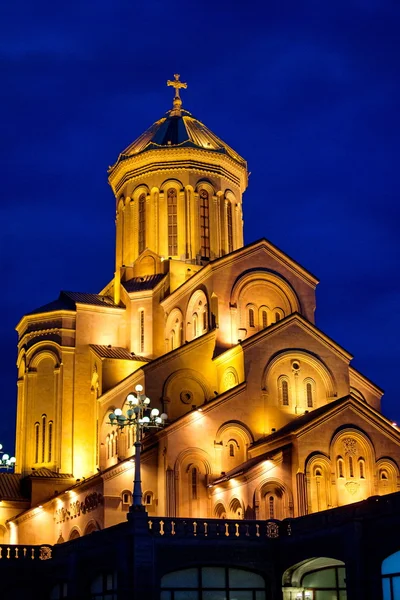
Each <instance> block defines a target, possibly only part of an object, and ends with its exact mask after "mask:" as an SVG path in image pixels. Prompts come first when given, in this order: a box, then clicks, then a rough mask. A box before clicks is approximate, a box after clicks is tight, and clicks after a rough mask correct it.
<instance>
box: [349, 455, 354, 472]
mask: <svg viewBox="0 0 400 600" xmlns="http://www.w3.org/2000/svg"><path fill="white" fill-rule="evenodd" d="M349 477H354V465H353V457H352V456H349Z"/></svg>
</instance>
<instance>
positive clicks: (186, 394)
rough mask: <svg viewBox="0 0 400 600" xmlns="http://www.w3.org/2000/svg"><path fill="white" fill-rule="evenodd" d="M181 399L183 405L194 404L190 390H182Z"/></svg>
mask: <svg viewBox="0 0 400 600" xmlns="http://www.w3.org/2000/svg"><path fill="white" fill-rule="evenodd" d="M179 397H180V399H181V402H183V404H192V400H193V393H192V392H191V391H190V390H182V391H181V393H180V395H179Z"/></svg>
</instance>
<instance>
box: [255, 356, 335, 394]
mask: <svg viewBox="0 0 400 600" xmlns="http://www.w3.org/2000/svg"><path fill="white" fill-rule="evenodd" d="M290 358H293V359H298V360H300V361H304V362H305V363H306V364H308V365H310V366H311V367H312V368H313V369H315V371H316V373H317V374H318V375H319V377H320V378H321V380H322V383H323V385H324V387H325V393H326V398H332V397H334V396H335V394H336V389H337V386H336V380H335V377H334V375H333V373H332V371H331V370H330V369H329V367H327V365H326V364H325V362H324V361H323V360H322V359H321V358H320V357H319V356H316V355H315V354H312V353H311V352H308V351H306V350H303V349H298V348H288V349H285V350H282V351H279V352H277V353H276V354H274V355H273V356H272V357H271V358H270V360H269V361H268V363H267V364H266V366H265V368H264V370H263V373H262V378H261V389H263V390H265V391H266V392H268V391H269V390H268V384H267V382H268V377H269V374H270V372H271V371H272V369H273V368H274V367H275V366H276V365H277V364H278V363H279V362H280V361H284V360H287V359H290Z"/></svg>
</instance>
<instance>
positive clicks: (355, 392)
mask: <svg viewBox="0 0 400 600" xmlns="http://www.w3.org/2000/svg"><path fill="white" fill-rule="evenodd" d="M350 395H351V396H353V398H357V400H361V402H364V403H365V404H367V399H366V398H365V396H364V394H362V393H361V392H360V390H358V389H357V388H355V387H352V386H350Z"/></svg>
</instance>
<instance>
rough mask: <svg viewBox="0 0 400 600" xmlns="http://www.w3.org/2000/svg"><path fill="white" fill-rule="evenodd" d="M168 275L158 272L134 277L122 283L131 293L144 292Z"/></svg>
mask: <svg viewBox="0 0 400 600" xmlns="http://www.w3.org/2000/svg"><path fill="white" fill-rule="evenodd" d="M164 277H166V275H164V274H163V273H157V274H156V275H145V276H144V277H132V279H129V280H128V281H124V282H122V285H123V286H124V288H125V289H126V291H127V292H128V294H130V293H131V292H144V291H147V290H152V289H153V288H155V287H156V285H157V284H158V283H159V282H160V281H161V280H162V279H164Z"/></svg>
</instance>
